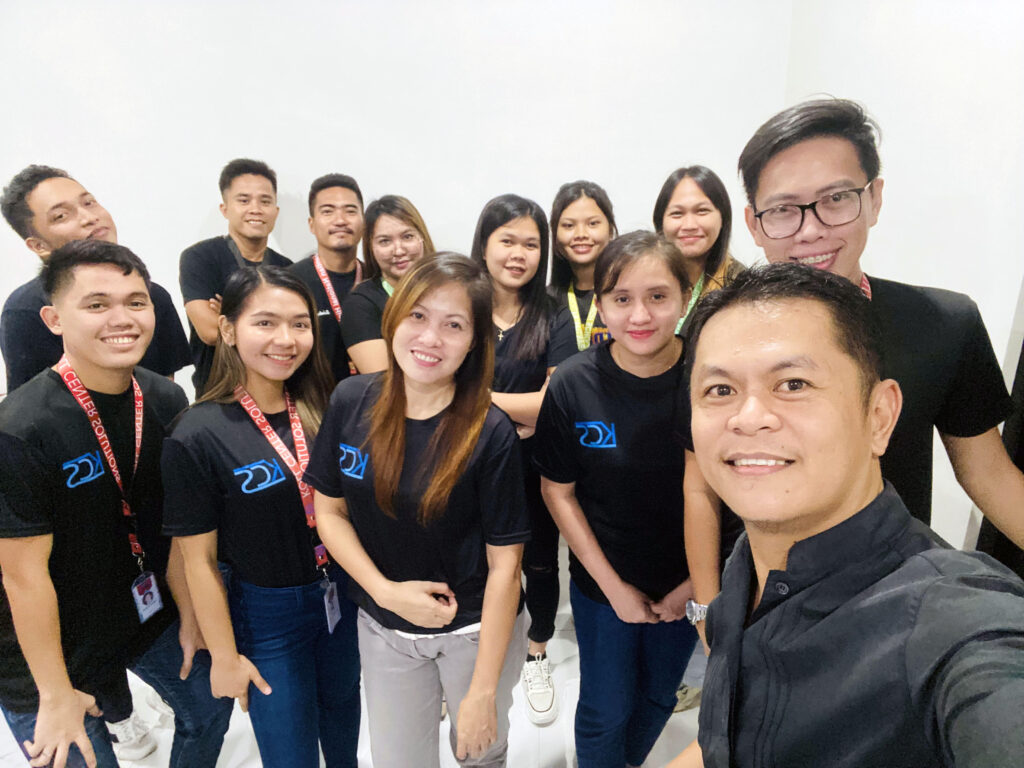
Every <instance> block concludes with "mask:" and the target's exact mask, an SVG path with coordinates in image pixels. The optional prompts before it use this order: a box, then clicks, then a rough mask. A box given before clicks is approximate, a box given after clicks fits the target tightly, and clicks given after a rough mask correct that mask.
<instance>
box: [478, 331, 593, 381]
mask: <svg viewBox="0 0 1024 768" xmlns="http://www.w3.org/2000/svg"><path fill="white" fill-rule="evenodd" d="M549 326H550V327H549V331H548V343H547V346H546V347H545V348H544V351H543V352H542V353H541V354H540V355H538V356H537V357H534V358H529V359H527V360H518V359H516V358H515V351H516V347H518V346H519V337H520V336H521V334H522V330H523V328H522V324H521V323H517V324H516V325H513V326H512V327H511V328H508V329H506V330H504V331H499V330H498V328H497V327H495V329H494V384H493V385H492V386H491V389H493V390H494V391H495V392H537V391H539V390H540V388H541V387H543V386H544V380H545V379H546V378H547V375H548V368H554V367H555V366H557V365H560V364H561V363H562V362H563V361H564V360H565V359H566V358H568V357H571V356H572V355H574V354H575V353H576V351H577V350H576V337H575V336H574V335H573V331H572V321H571V319H570V318H569V317H568V314H566V315H565V316H564V317H563V316H562V315H561V314H560V315H558V316H557V317H553V318H551V320H550V321H549ZM499 337H500V338H499Z"/></svg>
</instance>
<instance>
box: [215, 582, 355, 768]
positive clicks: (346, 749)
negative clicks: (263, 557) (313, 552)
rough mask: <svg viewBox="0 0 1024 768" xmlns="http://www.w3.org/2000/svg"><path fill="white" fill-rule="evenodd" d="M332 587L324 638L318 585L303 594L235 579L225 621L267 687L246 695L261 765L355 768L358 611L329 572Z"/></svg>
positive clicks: (343, 585) (298, 590) (303, 589)
mask: <svg viewBox="0 0 1024 768" xmlns="http://www.w3.org/2000/svg"><path fill="white" fill-rule="evenodd" d="M328 573H329V575H330V577H331V580H332V581H333V582H335V584H337V585H338V599H339V603H340V605H341V620H340V621H339V622H338V625H337V626H336V627H335V628H334V632H333V633H329V632H328V631H327V617H326V614H325V612H324V597H323V596H324V592H323V589H322V588H321V581H319V580H318V581H316V582H315V583H313V584H306V585H304V586H301V587H284V588H268V587H257V586H255V585H252V584H247V583H245V582H243V581H239V580H238V579H235V580H234V581H233V582H232V584H231V589H230V595H231V616H232V622H233V624H234V628H235V639H236V642H237V644H238V650H239V652H240V653H243V654H245V656H247V657H248V658H249V660H250V661H251V662H252V663H253V664H255V665H256V668H257V669H258V670H259V671H260V674H261V675H263V677H264V679H265V680H266V681H267V682H268V683H269V684H270V687H271V689H272V693H271V694H270V695H269V696H265V695H263V694H262V693H260V692H259V691H258V690H257V689H256V688H255V686H250V688H249V717H250V718H251V719H252V728H253V731H254V732H255V734H256V744H257V745H258V746H259V750H260V757H261V758H262V760H263V764H264V765H267V766H274V768H317V766H319V764H320V762H319V760H320V758H319V750H318V749H317V745H318V744H319V746H320V748H321V749H323V753H324V759H325V760H326V762H327V766H328V768H355V766H356V747H357V746H358V744H359V717H360V711H359V710H360V705H359V646H358V642H357V639H356V606H355V605H354V604H352V603H351V602H350V601H349V600H348V599H346V597H345V591H346V586H347V582H348V576H347V575H346V574H345V572H344V571H342V570H341V569H340V568H337V567H336V566H332V567H330V569H329V571H328Z"/></svg>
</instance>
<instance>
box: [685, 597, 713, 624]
mask: <svg viewBox="0 0 1024 768" xmlns="http://www.w3.org/2000/svg"><path fill="white" fill-rule="evenodd" d="M707 615H708V607H707V606H706V605H701V604H700V603H698V602H697V601H696V600H687V601H686V618H687V619H689V620H690V623H691V624H693V625H694V626H696V625H697V623H698V622H701V621H704V617H705V616H707Z"/></svg>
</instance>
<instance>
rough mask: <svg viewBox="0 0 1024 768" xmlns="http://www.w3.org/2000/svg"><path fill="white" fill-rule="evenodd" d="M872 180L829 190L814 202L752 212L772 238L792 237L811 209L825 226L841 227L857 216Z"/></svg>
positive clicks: (778, 206)
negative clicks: (852, 186) (833, 190)
mask: <svg viewBox="0 0 1024 768" xmlns="http://www.w3.org/2000/svg"><path fill="white" fill-rule="evenodd" d="M872 182H874V179H872V180H871V181H869V182H868V183H867V184H865V185H864V186H863V187H856V188H855V189H843V190H840V191H838V192H829V193H828V194H827V195H823V196H822V197H819V198H818V199H817V200H815V201H814V202H813V203H783V204H782V205H773V206H772V207H771V208H765V209H764V210H763V211H758V212H757V213H755V214H754V218H756V219H757V220H758V221H760V222H761V231H762V232H764V234H765V236H766V237H770V238H771V239H772V240H783V239H785V238H787V237H792V236H793V235H795V234H796V233H797V232H799V231H800V228H801V227H802V226H803V225H804V216H805V215H806V214H807V211H810V212H811V213H813V214H814V215H815V217H817V219H818V221H820V222H821V223H822V224H824V225H825V226H826V227H840V226H842V225H843V224H849V223H850V222H851V221H855V220H856V219H857V217H859V216H860V212H861V207H862V199H861V195H863V194H864V192H865V191H866V190H867V189H868V188H869V187H870V186H871V184H872Z"/></svg>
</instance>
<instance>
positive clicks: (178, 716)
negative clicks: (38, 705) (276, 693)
mask: <svg viewBox="0 0 1024 768" xmlns="http://www.w3.org/2000/svg"><path fill="white" fill-rule="evenodd" d="M178 626H179V625H178V622H174V624H172V625H171V626H170V627H168V628H167V629H166V630H165V631H164V632H163V633H162V634H161V635H160V637H158V638H157V639H156V641H155V642H154V643H153V645H151V646H150V647H149V648H148V649H147V650H146V652H145V653H143V654H142V656H141V657H139V659H138V660H137V661H136V662H135V663H134V664H133V665H132V666H131V670H132V672H134V673H135V674H137V675H138V676H139V677H140V678H142V679H143V680H144V681H145V682H147V683H149V685H151V686H153V688H155V689H156V691H157V693H159V694H160V695H161V696H162V697H163V699H164V701H166V702H167V703H168V704H169V705H170V706H171V709H173V710H174V741H173V743H172V745H171V760H170V763H169V766H170V768H214V766H215V765H216V764H217V758H218V756H219V755H220V748H221V745H222V744H223V742H224V734H225V732H226V731H227V729H228V721H229V720H230V719H231V708H232V705H233V701H232V700H231V699H215V698H213V696H212V695H211V693H210V655H209V653H207V652H206V651H199V652H198V653H197V654H196V657H195V659H194V660H193V662H192V671H191V673H189V676H188V679H187V680H181V679H180V678H179V677H178V671H179V670H180V669H181V661H182V656H181V646H180V645H179V644H178ZM4 715H5V716H6V718H7V722H8V723H9V724H10V726H11V731H12V732H13V733H14V738H15V740H16V741H17V742H18V746H19V747H20V746H21V744H22V742H23V741H25V740H29V741H31V740H32V737H33V733H34V731H35V727H36V713H35V712H30V713H24V714H15V713H10V712H6V711H5V712H4ZM85 727H86V732H87V733H88V734H89V740H90V741H91V742H92V748H93V750H94V751H95V752H96V759H97V765H98V768H117V758H115V757H114V751H113V749H112V748H111V746H110V733H109V732H108V731H107V727H106V725H105V724H104V722H103V718H99V717H86V718H85ZM67 764H68V766H69V768H84V766H85V760H83V759H82V756H81V754H80V753H79V751H78V748H77V747H72V748H71V752H70V755H69V757H68V763H67Z"/></svg>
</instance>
